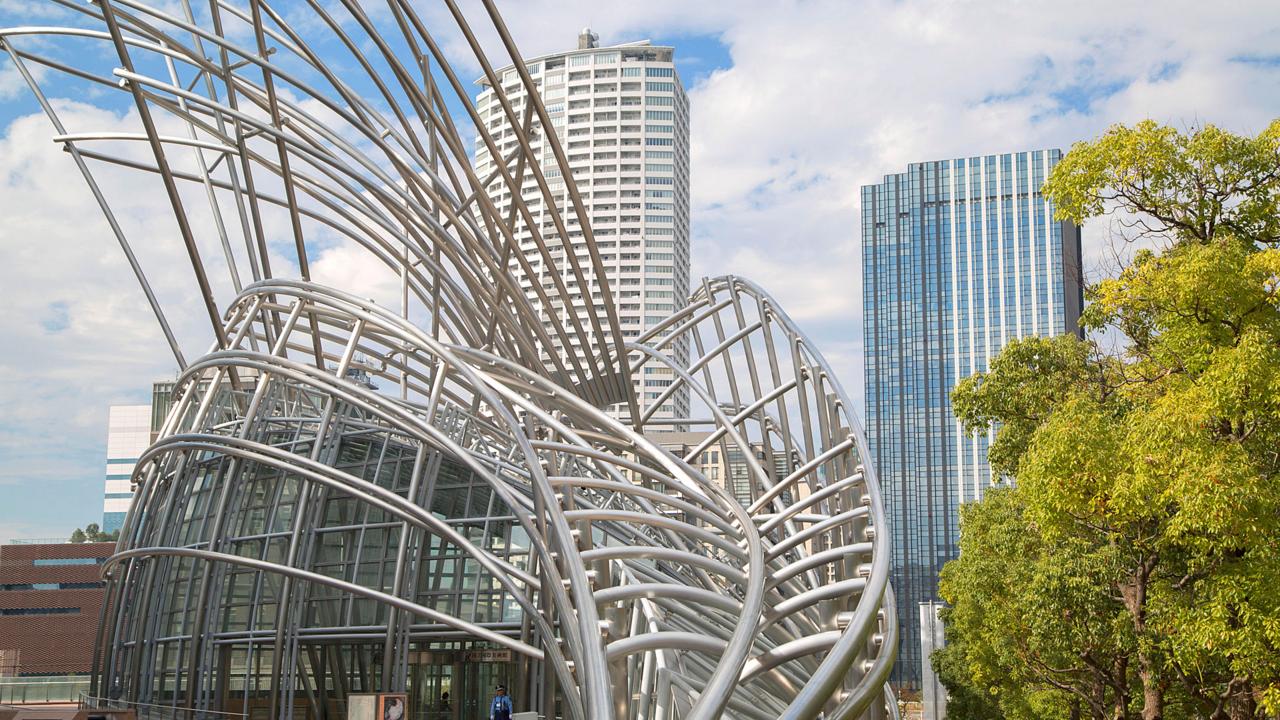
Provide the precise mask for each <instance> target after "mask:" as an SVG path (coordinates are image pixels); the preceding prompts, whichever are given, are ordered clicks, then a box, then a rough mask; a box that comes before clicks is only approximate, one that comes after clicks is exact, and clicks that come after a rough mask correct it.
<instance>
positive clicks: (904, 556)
mask: <svg viewBox="0 0 1280 720" xmlns="http://www.w3.org/2000/svg"><path fill="white" fill-rule="evenodd" d="M1061 156H1062V153H1061V151H1059V150H1037V151H1032V152H1019V153H1010V154H1004V155H987V156H985V157H971V158H959V159H955V160H938V161H933V162H924V163H914V164H911V165H909V166H908V167H907V171H906V172H905V173H901V174H896V175H887V176H885V178H884V181H883V182H882V183H880V184H878V185H868V186H864V187H863V188H862V242H863V250H862V278H863V308H864V312H863V324H864V333H865V357H866V398H867V430H868V435H869V436H870V438H871V453H872V455H873V457H874V460H875V462H876V465H877V467H878V469H879V472H880V478H881V483H882V487H883V488H884V493H885V503H886V510H887V512H888V517H889V523H890V532H892V534H893V582H894V590H895V592H896V593H897V598H898V618H899V621H900V622H901V623H902V635H901V643H902V644H901V649H900V653H899V662H898V667H897V669H896V670H895V681H896V682H898V683H900V684H902V685H905V686H908V687H918V685H919V682H920V676H921V662H922V660H925V659H924V658H923V657H922V652H921V649H920V647H921V646H920V626H919V621H918V619H919V610H918V604H919V603H921V602H927V601H930V600H934V599H936V598H937V588H938V572H939V571H940V570H941V569H942V565H943V564H944V563H945V562H946V561H947V560H950V559H952V558H954V557H955V556H956V553H957V541H958V539H959V531H958V517H959V515H958V509H959V506H960V504H961V503H964V502H967V501H970V500H976V499H979V498H981V497H982V492H983V488H985V487H987V486H988V485H989V484H990V483H991V471H990V469H989V468H988V466H987V459H986V457H987V446H988V444H989V442H990V440H991V433H989V432H988V433H982V434H979V435H978V436H976V437H970V436H968V435H967V434H966V433H964V432H963V430H962V429H961V427H960V425H959V423H958V422H957V421H956V419H955V416H954V415H953V414H952V412H951V390H952V389H953V388H954V387H955V385H956V383H957V382H958V381H959V380H961V379H962V378H964V377H966V376H968V375H971V374H973V373H975V372H980V371H984V370H986V369H987V363H988V361H989V360H990V359H991V358H992V357H994V356H995V355H996V353H998V352H999V351H1000V349H1001V348H1002V347H1004V346H1005V345H1006V344H1007V343H1009V342H1010V341H1012V340H1015V339H1018V338H1023V337H1027V336H1031V335H1046V336H1047V335H1056V334H1059V333H1064V332H1079V318H1080V308H1081V305H1082V304H1083V291H1082V285H1081V277H1080V264H1081V263H1080V231H1079V228H1077V227H1076V226H1075V225H1073V224H1071V223H1068V222H1059V221H1055V220H1054V218H1053V207H1052V203H1050V202H1049V201H1048V200H1047V199H1046V198H1045V197H1044V196H1043V195H1042V194H1041V187H1042V186H1043V184H1044V181H1045V178H1046V177H1047V176H1048V174H1049V172H1050V171H1051V170H1052V169H1053V167H1054V165H1055V164H1057V162H1058V160H1059V159H1060V158H1061Z"/></svg>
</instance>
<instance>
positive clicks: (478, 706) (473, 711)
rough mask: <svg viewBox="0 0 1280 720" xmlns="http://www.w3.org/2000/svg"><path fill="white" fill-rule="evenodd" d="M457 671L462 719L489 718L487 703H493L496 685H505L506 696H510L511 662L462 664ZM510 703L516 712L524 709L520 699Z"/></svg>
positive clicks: (513, 699) (512, 668) (514, 698)
mask: <svg viewBox="0 0 1280 720" xmlns="http://www.w3.org/2000/svg"><path fill="white" fill-rule="evenodd" d="M457 669H458V675H457V678H458V680H460V683H458V698H461V700H462V702H461V703H460V706H461V708H462V716H461V717H462V719H471V717H489V702H492V701H493V696H494V688H497V687H498V685H506V688H507V694H511V691H512V688H511V685H512V679H513V678H515V673H513V670H515V664H512V662H462V664H460V665H457ZM511 702H512V705H513V706H515V708H516V711H520V710H522V708H524V707H522V698H518V697H512V698H511Z"/></svg>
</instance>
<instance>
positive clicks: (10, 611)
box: [0, 608, 80, 615]
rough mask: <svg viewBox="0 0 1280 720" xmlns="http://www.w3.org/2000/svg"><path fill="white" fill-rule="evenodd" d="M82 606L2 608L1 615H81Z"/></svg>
mask: <svg viewBox="0 0 1280 720" xmlns="http://www.w3.org/2000/svg"><path fill="white" fill-rule="evenodd" d="M79 614H80V608H0V615H79Z"/></svg>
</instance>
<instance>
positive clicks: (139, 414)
mask: <svg viewBox="0 0 1280 720" xmlns="http://www.w3.org/2000/svg"><path fill="white" fill-rule="evenodd" d="M150 444H151V406H150V405H112V406H111V409H110V411H109V413H108V417H107V466H106V483H105V486H104V488H103V499H102V529H103V530H104V531H105V532H111V531H113V530H116V529H117V528H119V527H120V525H121V524H122V523H123V522H124V513H126V512H128V510H129V503H130V502H132V500H133V491H132V489H131V488H130V485H129V478H130V476H132V475H133V469H134V466H135V465H136V464H137V461H138V457H139V456H140V455H142V453H143V451H145V450H146V449H147V446H149V445H150Z"/></svg>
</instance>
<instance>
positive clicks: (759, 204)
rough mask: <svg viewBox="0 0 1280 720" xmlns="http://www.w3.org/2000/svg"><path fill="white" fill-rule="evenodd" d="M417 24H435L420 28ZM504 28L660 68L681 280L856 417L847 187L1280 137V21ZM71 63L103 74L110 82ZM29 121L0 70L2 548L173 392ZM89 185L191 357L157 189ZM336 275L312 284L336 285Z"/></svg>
mask: <svg viewBox="0 0 1280 720" xmlns="http://www.w3.org/2000/svg"><path fill="white" fill-rule="evenodd" d="M277 5H278V6H279V7H281V8H284V9H286V10H288V11H289V12H291V13H294V14H295V15H298V16H299V17H301V16H302V15H300V14H305V9H304V8H303V6H301V5H298V4H290V3H287V2H281V3H278V4H277ZM421 5H422V6H423V7H424V14H426V15H427V16H428V17H429V18H431V19H433V20H434V21H436V22H437V23H439V22H440V21H441V19H442V15H441V14H440V12H439V10H438V9H435V10H433V9H432V8H433V7H434V4H433V3H430V2H423V3H421ZM465 7H467V8H468V11H469V12H472V13H475V12H476V10H475V7H474V3H467V4H465ZM502 8H503V10H504V13H505V17H506V20H507V23H508V25H509V26H510V27H511V28H512V30H513V32H514V33H515V35H516V40H517V42H518V43H520V45H521V48H522V50H523V52H524V54H525V55H526V56H534V55H538V54H541V53H545V52H551V51H555V50H559V49H563V48H565V47H570V46H572V44H573V43H574V41H575V38H576V35H577V33H578V30H579V29H580V28H581V27H582V26H583V25H587V24H589V25H591V26H592V27H593V28H594V29H595V30H596V31H597V32H599V33H600V34H601V36H602V37H601V39H602V42H603V43H605V44H609V43H616V42H626V41H633V40H637V39H642V38H648V39H651V40H652V41H654V42H655V43H660V44H669V45H673V46H675V47H676V48H677V56H676V57H677V63H678V68H679V71H680V73H681V75H682V78H683V81H684V84H685V86H686V87H687V88H688V89H689V91H690V99H691V106H692V118H693V120H692V143H693V151H692V164H693V167H692V182H693V203H692V205H693V238H694V240H693V256H694V277H695V278H696V277H700V276H701V275H704V274H711V275H719V274H725V273H737V274H742V275H746V276H748V277H752V278H753V279H755V280H757V281H758V282H760V283H762V284H763V285H764V286H765V287H766V288H767V289H769V290H770V291H771V292H772V293H773V294H774V295H776V296H777V297H778V298H779V299H780V300H781V301H782V302H783V304H784V306H785V307H786V308H787V310H788V312H789V313H790V314H791V315H792V316H793V317H794V318H795V319H797V320H798V321H799V322H800V323H801V324H802V325H803V326H804V327H805V328H806V330H807V331H808V332H809V334H810V335H811V336H813V337H814V338H815V340H817V341H818V342H819V343H820V344H821V346H822V349H823V351H824V353H825V354H826V355H827V356H828V358H829V359H830V360H831V361H832V363H833V365H834V366H835V367H836V369H837V371H838V372H839V373H840V375H841V379H842V381H843V384H844V386H845V387H846V389H848V390H849V391H850V392H851V394H853V395H855V396H857V397H860V396H861V386H862V377H861V358H860V355H861V302H860V292H861V283H860V277H859V261H860V257H859V244H858V187H859V186H860V185H862V184H867V183H873V182H876V181H877V180H878V179H879V178H880V176H882V175H884V174H887V173H893V172H899V171H901V170H903V169H904V168H905V166H906V164H907V163H909V162H917V161H923V160H931V159H937V158H945V157H956V156H961V155H976V154H986V153H993V152H1008V151H1016V150H1028V149H1037V148H1042V147H1058V148H1062V149H1064V150H1065V149H1067V148H1069V147H1070V145H1071V143H1073V142H1075V141H1077V140H1081V139H1085V138H1088V137H1091V136H1093V135H1096V134H1098V133H1099V132H1101V131H1102V130H1104V129H1105V128H1106V127H1107V126H1108V125H1110V124H1112V123H1115V122H1135V121H1137V120H1140V119H1143V118H1146V117H1151V118H1154V119H1156V120H1159V121H1161V122H1167V123H1171V124H1174V125H1177V126H1179V127H1185V126H1188V125H1191V124H1194V123H1199V122H1214V123H1217V124H1220V125H1223V126H1225V127H1227V128H1229V129H1232V130H1235V131H1238V132H1257V131H1259V130H1261V129H1262V127H1264V126H1265V124H1266V123H1267V122H1268V121H1269V120H1270V119H1272V118H1273V117H1275V116H1276V115H1277V114H1280V113H1278V112H1277V108H1280V56H1278V55H1277V54H1276V51H1275V40H1274V39H1275V38H1276V37H1280V6H1277V5H1276V4H1275V3H1274V2H1265V1H1261V0H1259V1H1255V2H1240V3H1231V4H1227V5H1223V6H1216V5H1215V6H1210V4H1208V3H1195V2H1170V3H1166V4H1164V6H1163V7H1162V12H1160V13H1153V12H1151V11H1150V9H1149V8H1148V7H1143V6H1138V5H1136V4H1135V5H1133V6H1132V7H1131V6H1128V5H1123V4H1116V3H1105V2H1081V3H1057V4H1052V5H1051V4H1032V3H1003V2H979V1H971V2H963V3H956V2H946V1H944V0H938V1H937V2H930V1H926V0H918V1H917V0H899V1H896V2H890V1H889V0H875V1H871V2H842V1H837V0H809V1H803V2H802V1H799V0H792V1H778V2H764V1H763V0H759V1H757V0H738V1H733V2H729V1H728V0H725V1H723V2H704V3H698V4H696V5H694V4H690V3H687V2H682V1H677V0H652V1H651V2H647V3H643V4H641V3H633V2H632V3H621V2H617V3H615V2H609V1H606V0H592V1H588V0H556V1H552V0H522V1H521V2H506V3H502ZM433 13H434V14H433ZM478 21H479V18H478V16H477V22H478ZM59 22H64V20H63V19H62V17H60V13H58V12H56V11H54V10H52V9H51V6H49V5H46V4H44V3H42V2H39V1H38V0H30V1H28V0H15V1H13V2H9V3H6V4H4V5H3V6H0V26H9V25H20V24H42V25H43V24H57V23H59ZM441 27H443V26H441ZM442 32H443V31H442ZM444 41H445V44H446V51H449V48H452V51H453V53H454V54H455V55H456V57H457V58H458V63H459V71H460V73H461V75H462V77H463V78H464V79H465V80H467V81H470V80H471V79H473V78H475V77H476V76H478V75H479V68H478V67H474V66H468V65H467V60H466V59H465V56H464V53H462V52H461V46H460V44H459V39H458V38H457V37H456V36H448V35H447V34H446V35H445V36H444ZM483 41H484V42H485V43H486V46H488V47H493V46H494V45H493V39H492V37H487V36H486V37H484V38H483ZM99 51H101V48H99ZM330 51H331V49H330V48H327V47H324V46H322V52H330ZM334 57H335V59H337V57H338V55H337V53H336V51H335V52H334ZM83 60H84V62H86V63H89V64H92V65H93V66H94V67H107V68H108V71H109V67H110V65H111V63H112V58H111V57H109V56H105V55H103V56H87V57H86V58H84V59H83ZM83 88H84V86H83V85H82V84H79V83H58V82H54V83H52V84H50V85H49V86H48V87H47V88H46V89H47V90H48V91H49V94H50V95H51V96H52V97H55V98H59V99H60V102H61V103H62V104H63V105H62V107H64V108H65V110H64V114H65V115H66V117H67V118H68V120H69V123H70V122H71V121H74V123H75V127H73V128H72V129H73V130H88V129H113V128H114V129H126V130H127V129H131V128H130V127H129V116H128V112H129V111H130V108H131V106H132V103H131V100H130V98H129V97H128V96H127V95H125V94H124V93H93V92H86V91H84V89H83ZM360 89H361V90H362V91H367V92H371V91H372V90H371V88H365V87H362V88H360ZM36 113H38V106H37V105H36V103H35V102H34V100H33V99H32V98H31V97H30V96H29V95H28V94H26V93H25V92H24V91H23V90H22V88H21V86H20V84H19V83H18V82H17V78H16V76H15V74H14V72H13V68H12V67H11V66H10V65H9V63H8V62H7V60H5V61H0V168H3V169H4V170H3V172H0V183H3V184H2V185H0V213H3V214H4V216H5V217H6V220H7V222H6V223H4V224H3V225H2V226H0V260H3V262H0V292H2V293H3V295H4V298H3V299H4V300H5V302H4V303H3V304H0V337H5V338H7V339H8V342H7V343H6V345H7V349H8V350H9V352H8V353H7V354H5V355H3V356H0V409H2V410H3V412H2V413H0V541H4V540H6V539H8V538H10V537H14V536H19V537H33V536H34V537H44V536H62V535H65V534H67V533H69V532H70V530H71V529H72V528H73V527H76V526H82V525H84V524H86V523H88V522H95V521H99V520H100V515H101V495H102V475H103V470H104V468H103V465H104V460H105V435H106V408H107V406H108V405H110V404H118V403H138V402H145V401H146V400H147V399H148V394H149V388H150V382H151V381H152V380H154V379H159V378H164V377H167V376H170V375H171V374H172V372H173V368H172V367H171V366H172V361H171V360H166V350H165V346H164V344H163V341H162V338H161V337H160V335H159V332H158V331H157V330H156V328H155V327H154V321H152V320H151V319H150V317H149V315H148V312H147V310H146V307H145V304H144V302H143V299H142V296H141V293H140V291H139V290H138V289H137V287H136V283H134V282H133V281H132V279H131V277H129V274H128V270H127V266H125V265H124V263H123V260H122V258H121V257H120V252H119V249H118V247H117V246H116V245H115V243H114V240H113V238H112V237H111V235H110V234H109V232H108V230H107V228H106V225H105V223H104V222H103V221H102V220H101V217H100V214H99V213H98V212H97V210H96V207H95V206H94V205H93V202H92V198H91V196H90V195H89V194H88V192H87V190H86V189H85V188H84V186H83V183H82V182H81V181H80V179H79V177H78V175H77V174H76V173H75V172H74V167H73V166H72V164H71V163H70V160H69V158H68V157H66V156H65V155H64V154H62V153H61V152H59V151H57V149H56V148H55V147H53V145H52V143H50V142H49V137H50V136H51V135H52V134H53V131H52V129H51V128H50V127H49V125H48V123H47V122H46V121H44V120H43V118H42V117H40V116H38V115H36ZM104 178H106V179H107V180H108V182H105V183H104V187H106V188H107V191H108V194H109V195H111V196H112V202H113V205H116V206H117V207H118V208H119V210H120V215H121V219H122V223H124V224H125V225H126V226H127V231H128V232H130V234H131V236H136V237H137V238H139V253H140V256H141V257H142V259H143V261H144V262H145V263H147V264H148V266H149V267H153V268H154V267H163V268H169V267H172V268H174V270H173V271H172V272H166V273H163V275H164V276H163V277H160V278H158V279H157V286H158V292H160V293H161V294H162V296H163V298H162V299H164V300H166V301H167V302H172V303H173V306H174V307H176V308H177V310H176V311H175V314H174V318H173V320H174V323H175V327H177V328H178V330H179V332H180V334H181V335H182V336H183V338H184V340H186V341H189V346H190V347H198V346H200V345H201V344H202V343H204V342H206V339H205V338H204V337H203V336H202V335H201V333H202V332H204V331H203V327H207V325H204V326H202V325H201V324H200V320H201V317H200V313H199V312H198V307H197V308H192V303H191V300H190V291H189V287H190V281H189V279H188V275H189V270H188V271H186V272H187V274H184V273H183V272H182V268H183V267H185V266H184V265H183V264H182V263H183V262H184V261H182V259H181V256H179V255H177V254H175V252H174V250H175V247H174V246H175V245H176V243H175V238H174V236H173V234H172V233H173V230H172V220H171V219H170V218H169V217H168V216H167V215H166V213H167V208H166V206H165V204H164V201H163V196H162V194H160V192H159V186H158V184H149V183H140V182H139V181H138V180H137V179H136V178H133V179H130V178H129V176H127V175H125V174H119V175H116V174H111V173H106V174H104ZM1086 242H1087V258H1086V265H1087V266H1088V267H1089V269H1090V270H1091V271H1092V272H1093V273H1094V275H1095V276H1097V275H1098V274H1102V273H1105V272H1107V268H1108V265H1107V261H1106V258H1107V256H1108V252H1109V251H1110V249H1112V248H1113V243H1112V241H1111V238H1110V228H1109V226H1108V224H1107V223H1106V222H1105V221H1103V222H1098V223H1093V224H1092V225H1091V226H1088V227H1086ZM327 249H328V248H327V247H326V246H323V244H321V246H320V247H318V248H317V250H318V251H319V252H320V253H321V254H322V255H323V253H324V251H326V250H327ZM339 260H341V258H340V257H339V256H337V255H335V256H333V258H331V262H330V263H329V265H330V266H331V268H333V266H340V265H342V263H340V262H338V261H339ZM358 270H359V268H346V267H338V268H336V269H331V271H332V272H347V273H348V275H347V277H348V279H350V278H352V277H357V276H356V275H353V274H352V273H357V272H358ZM197 353H198V351H195V350H193V351H191V354H197Z"/></svg>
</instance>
